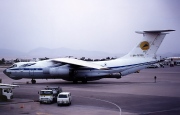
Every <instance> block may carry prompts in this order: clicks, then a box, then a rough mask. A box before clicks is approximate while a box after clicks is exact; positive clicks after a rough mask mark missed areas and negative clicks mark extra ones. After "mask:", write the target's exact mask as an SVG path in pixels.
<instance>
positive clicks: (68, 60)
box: [52, 58, 108, 70]
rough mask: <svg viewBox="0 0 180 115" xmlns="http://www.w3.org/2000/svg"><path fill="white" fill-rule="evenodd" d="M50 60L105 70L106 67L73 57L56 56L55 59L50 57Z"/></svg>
mask: <svg viewBox="0 0 180 115" xmlns="http://www.w3.org/2000/svg"><path fill="white" fill-rule="evenodd" d="M52 61H55V62H60V63H67V64H70V65H78V66H82V67H89V68H94V69H100V70H107V69H108V68H107V67H103V66H101V65H98V64H95V63H92V62H87V61H83V60H78V59H73V58H57V59H52Z"/></svg>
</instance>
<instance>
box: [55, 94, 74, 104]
mask: <svg viewBox="0 0 180 115" xmlns="http://www.w3.org/2000/svg"><path fill="white" fill-rule="evenodd" d="M71 101H72V97H71V93H70V92H62V93H59V94H58V96H57V105H58V106H59V105H62V104H68V105H71Z"/></svg>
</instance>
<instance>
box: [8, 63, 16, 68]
mask: <svg viewBox="0 0 180 115" xmlns="http://www.w3.org/2000/svg"><path fill="white" fill-rule="evenodd" d="M14 67H17V64H13V65H12V66H11V67H9V68H14Z"/></svg>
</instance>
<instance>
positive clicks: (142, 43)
mask: <svg viewBox="0 0 180 115" xmlns="http://www.w3.org/2000/svg"><path fill="white" fill-rule="evenodd" d="M140 48H141V49H142V50H148V49H149V43H148V42H147V41H143V42H141V43H140Z"/></svg>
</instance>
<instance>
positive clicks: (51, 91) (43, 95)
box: [39, 87, 62, 103]
mask: <svg viewBox="0 0 180 115" xmlns="http://www.w3.org/2000/svg"><path fill="white" fill-rule="evenodd" d="M60 92H62V89H61V88H59V87H46V88H45V89H44V90H41V91H40V92H39V102H40V103H53V102H56V101H57V95H58V94H59V93H60Z"/></svg>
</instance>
